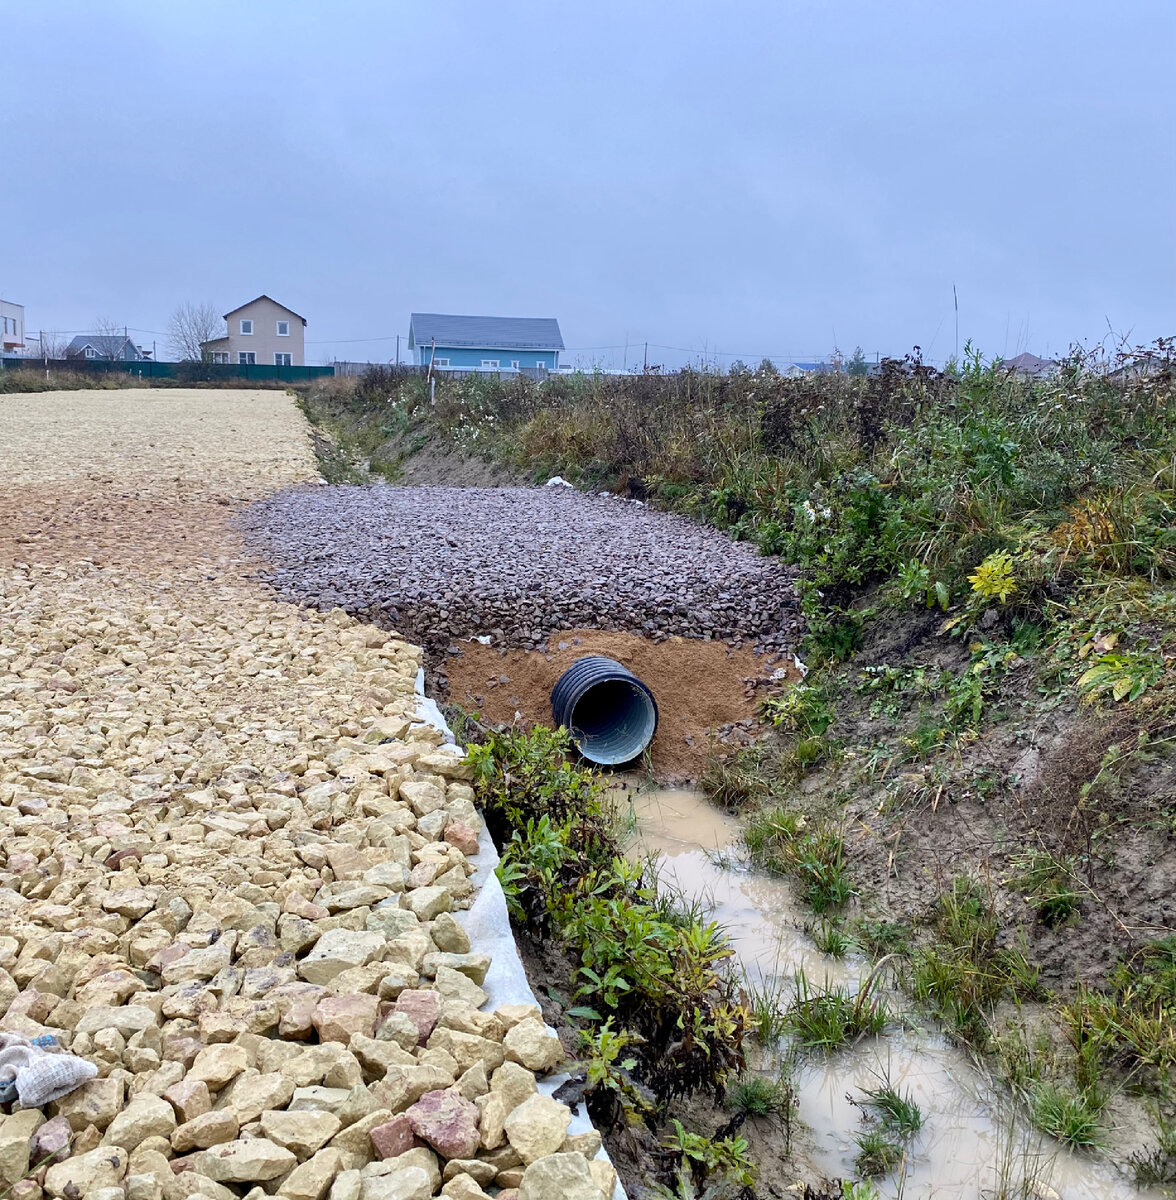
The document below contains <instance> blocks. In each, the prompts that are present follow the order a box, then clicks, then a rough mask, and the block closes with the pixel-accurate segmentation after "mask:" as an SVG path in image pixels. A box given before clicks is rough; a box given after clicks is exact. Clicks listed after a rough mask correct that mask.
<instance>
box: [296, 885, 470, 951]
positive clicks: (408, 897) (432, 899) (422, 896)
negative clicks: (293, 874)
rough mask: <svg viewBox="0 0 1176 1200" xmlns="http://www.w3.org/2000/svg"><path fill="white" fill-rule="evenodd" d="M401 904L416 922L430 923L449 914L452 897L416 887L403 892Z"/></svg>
mask: <svg viewBox="0 0 1176 1200" xmlns="http://www.w3.org/2000/svg"><path fill="white" fill-rule="evenodd" d="M401 903H402V904H403V905H404V907H405V908H407V909H408V910H409V912H411V913H413V914H415V916H416V917H417V919H418V920H421V921H431V920H433V918H434V917H437V916H440V915H441V913H446V912H449V910H450V909H451V908H452V907H453V897H452V895H451V894H450V891H449V889H448V888H447V887H418V888H413V889H412V891H410V892H405V893H404V899H403V900H402V901H401ZM316 949H317V947H316Z"/></svg>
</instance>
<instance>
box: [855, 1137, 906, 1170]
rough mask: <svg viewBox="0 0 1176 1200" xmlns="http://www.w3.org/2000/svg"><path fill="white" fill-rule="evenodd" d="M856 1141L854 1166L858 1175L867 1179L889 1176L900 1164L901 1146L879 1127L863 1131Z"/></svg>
mask: <svg viewBox="0 0 1176 1200" xmlns="http://www.w3.org/2000/svg"><path fill="white" fill-rule="evenodd" d="M856 1140H857V1145H858V1152H857V1157H856V1159H855V1160H854V1166H855V1167H856V1168H857V1173H858V1174H859V1175H865V1176H866V1177H867V1178H877V1177H878V1176H880V1175H889V1174H890V1172H891V1171H893V1170H894V1168H895V1167H897V1166H898V1164H899V1163H901V1162H902V1157H903V1150H902V1144H901V1143H900V1142H899V1141H897V1140H895V1139H894V1138H892V1137H891V1136H890V1135H889V1134H888V1133H887V1132H886V1130H885V1129H884V1128H883V1127H881V1126H871V1127H870V1128H868V1129H863V1130H862V1131H861V1133H859V1134H858V1135H857V1139H856Z"/></svg>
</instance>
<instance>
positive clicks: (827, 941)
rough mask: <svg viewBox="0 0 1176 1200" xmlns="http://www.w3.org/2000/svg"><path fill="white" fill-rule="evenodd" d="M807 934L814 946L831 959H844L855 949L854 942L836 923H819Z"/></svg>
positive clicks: (811, 926)
mask: <svg viewBox="0 0 1176 1200" xmlns="http://www.w3.org/2000/svg"><path fill="white" fill-rule="evenodd" d="M805 932H806V933H807V934H808V935H809V937H811V938H812V939H813V945H814V946H816V948H817V949H818V950H820V952H821V953H822V954H827V955H829V957H830V958H844V957H845V956H846V955H847V954H848V953H849V952H850V950H851V949H853V940H852V939H851V938H850V936H849V935H848V934H847V933H846V932H845V927H844V926H843V925H841V924H839V923H838V922H836V921H818V922H817V923H816V924H815V925H810V926H808V927H807V928H806V930H805Z"/></svg>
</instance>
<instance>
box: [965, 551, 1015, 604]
mask: <svg viewBox="0 0 1176 1200" xmlns="http://www.w3.org/2000/svg"><path fill="white" fill-rule="evenodd" d="M968 582H969V583H970V584H971V585H972V591H973V592H975V593H976V595H977V596H979V597H980V598H981V599H982V600H990V601H991V600H995V601H997V602H998V603H1000V604H1007V603H1008V602H1009V600H1010V599H1012V597H1013V596H1015V595H1016V594H1017V581H1016V578H1015V577H1014V574H1013V560H1012V557H1011V556H1010V555H1009V554H1007V553H1006V552H1005V551H1003V550H1000V551H997V552H996V553H994V554H990V555H989V556H988V557H987V558H986V559H985V560H984V561H983V562H982V563H981V564H980V565H979V566H978V567H977V568H976V570H975V571H974V572H973V573H972V574H971V575H969V576H968Z"/></svg>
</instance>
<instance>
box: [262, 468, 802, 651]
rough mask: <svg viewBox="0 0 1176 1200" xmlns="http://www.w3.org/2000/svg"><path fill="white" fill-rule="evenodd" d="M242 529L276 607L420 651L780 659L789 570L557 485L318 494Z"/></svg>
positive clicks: (630, 506) (705, 534)
mask: <svg viewBox="0 0 1176 1200" xmlns="http://www.w3.org/2000/svg"><path fill="white" fill-rule="evenodd" d="M243 525H244V528H245V529H246V531H247V533H248V534H249V535H250V537H251V539H252V540H253V541H254V544H255V545H256V546H257V547H258V548H259V549H260V550H262V551H263V552H264V553H265V554H266V556H267V557H268V558H269V560H270V561H271V562H272V563H273V564H274V569H273V571H272V573H271V574H270V576H269V579H270V582H271V583H272V584H273V585H274V587H275V588H276V589H277V590H278V592H279V593H280V595H281V596H282V597H283V598H284V599H287V600H291V601H294V602H296V603H299V604H306V605H310V606H312V607H316V608H324V609H329V608H334V607H339V608H343V609H346V610H347V611H348V612H351V613H353V614H355V615H357V616H362V617H365V618H367V619H368V620H372V621H375V622H376V623H378V624H380V625H383V626H385V627H391V628H395V629H397V630H399V631H400V632H401V633H403V634H404V635H406V636H408V637H411V638H413V639H414V640H417V641H420V642H422V643H424V644H425V645H426V646H428V647H430V648H432V649H434V650H436V649H441V648H443V647H444V646H445V645H447V644H448V643H449V642H450V641H451V640H453V639H455V638H466V637H470V636H474V635H479V634H490V635H492V636H493V637H494V639H495V641H496V642H500V643H502V644H505V645H511V646H537V645H541V644H542V643H543V642H544V641H545V640H546V638H547V636H548V634H550V633H553V632H556V631H558V630H562V629H574V628H593V629H607V630H622V631H628V632H633V633H641V634H646V635H649V636H653V637H668V636H671V635H674V634H680V635H682V636H684V637H712V638H724V639H727V640H730V641H754V642H756V643H759V644H763V645H766V646H779V647H783V646H792V645H794V644H795V641H796V636H797V625H798V612H797V601H796V593H795V590H794V587H793V572H792V571H791V570H790V569H789V568H787V567H785V566H783V565H782V564H781V563H780V562H779V560H777V559H773V558H762V557H760V555H759V554H758V553H757V552H756V551H755V550H754V549H753V548H752V547H750V546H748V545H745V544H740V543H736V542H732V541H730V540H729V539H728V538H726V537H725V536H724V535H723V534H721V533H717V532H715V531H714V530H709V529H706V528H703V527H702V526H699V525H695V524H694V523H693V522H691V521H688V520H686V519H684V518H682V517H677V516H672V515H670V514H667V513H659V512H654V511H652V510H650V509H647V508H645V507H644V506H642V505H640V504H637V503H634V502H633V501H628V500H622V499H619V498H617V497H613V496H594V495H584V494H582V493H580V492H577V491H574V490H572V489H570V488H560V487H547V488H448V487H366V488H356V487H318V488H298V489H295V490H290V491H285V492H280V493H278V494H276V495H274V496H272V497H269V498H267V499H265V500H263V501H261V502H260V503H258V504H256V505H254V506H253V508H251V509H250V510H249V511H248V513H247V514H246V516H245V517H244V518H243Z"/></svg>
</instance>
